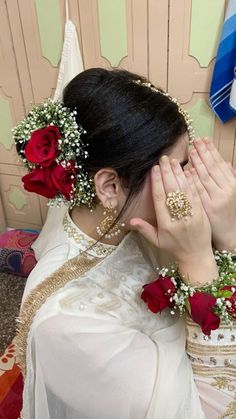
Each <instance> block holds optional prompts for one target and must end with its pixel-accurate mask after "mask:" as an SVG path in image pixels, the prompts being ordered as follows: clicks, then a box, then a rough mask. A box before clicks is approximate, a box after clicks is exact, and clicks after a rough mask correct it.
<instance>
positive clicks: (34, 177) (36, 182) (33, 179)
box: [22, 167, 58, 199]
mask: <svg viewBox="0 0 236 419" xmlns="http://www.w3.org/2000/svg"><path fill="white" fill-rule="evenodd" d="M51 170H52V169H51V167H43V168H39V167H36V168H35V169H33V170H32V172H30V173H29V174H28V175H25V176H23V178H22V181H23V183H24V188H25V190H26V191H29V192H35V193H37V194H39V195H42V196H45V197H46V198H49V199H52V198H55V196H56V194H57V192H58V189H57V187H56V186H55V185H54V183H53V182H52V179H51Z"/></svg>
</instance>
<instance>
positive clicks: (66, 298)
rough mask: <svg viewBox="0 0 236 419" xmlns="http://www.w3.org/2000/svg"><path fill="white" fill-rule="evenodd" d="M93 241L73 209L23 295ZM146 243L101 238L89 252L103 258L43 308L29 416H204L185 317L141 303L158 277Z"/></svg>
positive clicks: (30, 358)
mask: <svg viewBox="0 0 236 419" xmlns="http://www.w3.org/2000/svg"><path fill="white" fill-rule="evenodd" d="M90 241H91V239H90V238H89V237H87V236H86V235H84V234H83V233H82V232H81V231H80V230H79V229H78V228H77V227H76V226H75V225H74V223H73V222H72V220H71V219H70V216H69V215H68V213H66V215H65V217H64V223H58V224H57V228H56V230H55V234H54V237H53V240H51V241H50V246H49V247H48V248H46V247H45V249H44V252H43V254H42V257H41V259H40V260H39V262H38V264H37V265H36V268H35V269H34V271H33V272H32V274H31V275H30V277H29V279H28V282H27V286H26V289H25V294H24V299H25V297H26V296H27V295H28V294H29V292H30V290H31V289H32V288H34V287H35V286H36V285H37V284H38V283H40V282H41V281H42V280H44V279H45V278H46V277H47V276H49V275H50V273H52V272H54V271H55V270H56V269H57V268H58V267H59V266H61V265H62V264H63V262H64V261H66V260H67V259H70V258H72V257H74V256H75V255H79V254H80V253H81V251H83V250H84V249H85V248H87V247H88V242H90ZM90 244H91V243H90ZM141 248H142V246H140V243H139V239H138V236H137V235H136V234H135V233H130V234H128V235H127V236H126V238H125V239H124V240H123V241H122V243H121V244H120V245H119V246H118V247H117V248H115V249H114V248H113V247H111V246H108V245H103V244H99V245H98V247H97V248H95V251H94V250H93V251H90V252H91V256H92V254H93V255H94V256H95V255H96V256H97V257H100V258H101V262H100V263H99V264H97V265H96V266H95V267H94V268H92V269H91V270H90V271H89V272H87V273H86V274H84V275H83V276H82V277H80V278H78V279H75V280H72V281H70V282H69V283H68V284H67V285H66V286H64V287H63V288H61V289H59V290H58V291H57V292H55V293H54V294H53V295H51V296H50V297H49V298H48V299H47V301H46V303H44V304H43V305H42V307H41V308H40V310H39V311H38V313H37V314H36V316H35V318H34V321H33V324H32V326H31V329H30V333H29V336H28V349H27V376H26V380H25V386H24V395H23V411H22V416H23V418H24V419H29V418H30V419H34V418H37V419H49V418H50V419H144V418H147V419H204V418H206V416H205V414H204V413H203V411H202V407H201V403H200V399H199V395H198V391H197V388H196V386H195V383H194V378H193V373H192V367H191V363H190V361H189V359H188V357H187V355H186V352H185V342H186V336H185V325H184V320H183V319H177V318H174V317H173V316H171V315H170V314H169V313H168V311H167V310H166V311H164V312H162V313H161V315H154V314H153V313H151V312H149V311H148V310H147V308H146V305H145V304H144V303H143V302H142V301H141V299H140V293H141V290H142V286H143V284H145V283H147V282H150V281H151V280H153V279H154V278H155V271H154V270H153V269H152V267H151V264H150V263H148V262H147V260H146V257H144V254H143V251H141ZM104 254H108V256H107V257H105V258H104ZM212 418H214V416H212Z"/></svg>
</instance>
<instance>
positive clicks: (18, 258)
mask: <svg viewBox="0 0 236 419" xmlns="http://www.w3.org/2000/svg"><path fill="white" fill-rule="evenodd" d="M37 237H38V232H32V231H27V230H10V231H6V232H4V233H2V234H0V271H5V272H9V273H13V274H16V275H20V276H28V275H29V273H30V272H31V271H32V269H33V268H34V266H35V264H36V259H35V256H34V251H33V250H32V249H31V245H32V243H33V242H34V240H35V239H36V238H37Z"/></svg>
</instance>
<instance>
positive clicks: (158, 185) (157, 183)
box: [151, 166, 167, 224]
mask: <svg viewBox="0 0 236 419" xmlns="http://www.w3.org/2000/svg"><path fill="white" fill-rule="evenodd" d="M151 182H152V197H153V203H154V208H155V212H156V218H157V224H159V223H160V222H161V221H162V218H163V217H165V215H166V214H167V208H166V191H165V188H164V183H163V179H162V174H161V169H160V166H154V167H153V168H152V172H151Z"/></svg>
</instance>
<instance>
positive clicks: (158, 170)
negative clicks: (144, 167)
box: [153, 165, 160, 173]
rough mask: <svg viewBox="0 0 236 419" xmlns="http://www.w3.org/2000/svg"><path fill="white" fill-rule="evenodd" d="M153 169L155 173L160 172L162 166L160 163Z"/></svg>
mask: <svg viewBox="0 0 236 419" xmlns="http://www.w3.org/2000/svg"><path fill="white" fill-rule="evenodd" d="M153 171H154V172H155V173H159V172H160V167H159V166H158V165H155V166H153Z"/></svg>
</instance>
